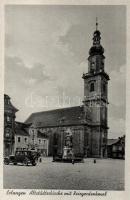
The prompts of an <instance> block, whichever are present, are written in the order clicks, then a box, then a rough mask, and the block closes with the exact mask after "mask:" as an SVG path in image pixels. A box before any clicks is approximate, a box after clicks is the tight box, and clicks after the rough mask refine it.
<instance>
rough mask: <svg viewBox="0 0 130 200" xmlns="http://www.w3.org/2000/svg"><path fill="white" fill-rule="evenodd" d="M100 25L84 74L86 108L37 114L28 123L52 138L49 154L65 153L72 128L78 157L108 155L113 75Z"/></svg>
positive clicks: (50, 139) (82, 106) (78, 107)
mask: <svg viewBox="0 0 130 200" xmlns="http://www.w3.org/2000/svg"><path fill="white" fill-rule="evenodd" d="M100 42H101V34H100V31H99V30H98V24H97V23H96V31H95V32H94V34H93V45H92V47H91V48H90V50H89V57H88V66H89V67H88V73H86V74H83V77H82V78H83V80H84V100H83V105H81V106H76V107H69V108H62V109H56V110H51V111H43V112H38V113H33V114H31V115H30V116H29V118H28V119H27V120H26V123H32V124H33V125H34V126H35V130H37V131H40V132H44V133H45V134H46V135H47V136H48V138H49V155H54V154H63V148H64V145H65V138H66V135H67V134H68V129H69V130H70V131H71V133H72V138H73V145H72V146H73V151H74V154H75V155H83V156H88V157H105V156H107V135H108V124H107V121H108V120H107V107H108V106H107V105H108V81H109V76H108V74H107V73H106V72H105V56H104V48H103V47H102V45H101V44H100Z"/></svg>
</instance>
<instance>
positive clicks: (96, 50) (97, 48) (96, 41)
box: [89, 22, 104, 56]
mask: <svg viewBox="0 0 130 200" xmlns="http://www.w3.org/2000/svg"><path fill="white" fill-rule="evenodd" d="M97 26H98V23H97V22H96V31H95V32H94V33H93V46H92V47H91V48H90V50H89V55H90V56H93V55H103V53H104V48H103V47H102V45H101V44H100V40H101V36H100V35H101V33H100V31H99V30H97Z"/></svg>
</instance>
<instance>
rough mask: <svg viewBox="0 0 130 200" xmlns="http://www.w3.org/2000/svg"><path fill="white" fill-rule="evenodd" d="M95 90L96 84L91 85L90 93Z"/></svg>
mask: <svg viewBox="0 0 130 200" xmlns="http://www.w3.org/2000/svg"><path fill="white" fill-rule="evenodd" d="M94 90H95V87H94V83H91V84H90V92H93V91H94Z"/></svg>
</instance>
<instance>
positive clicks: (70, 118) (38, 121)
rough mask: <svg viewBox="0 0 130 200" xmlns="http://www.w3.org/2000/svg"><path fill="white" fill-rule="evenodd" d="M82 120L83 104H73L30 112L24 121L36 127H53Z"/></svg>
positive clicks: (74, 123)
mask: <svg viewBox="0 0 130 200" xmlns="http://www.w3.org/2000/svg"><path fill="white" fill-rule="evenodd" d="M83 120H84V110H83V106H75V107H68V108H61V109H56V110H49V111H43V112H36V113H32V114H31V115H30V116H29V118H28V119H27V120H26V121H25V123H32V124H34V125H35V126H36V127H53V126H62V125H78V124H82V123H83Z"/></svg>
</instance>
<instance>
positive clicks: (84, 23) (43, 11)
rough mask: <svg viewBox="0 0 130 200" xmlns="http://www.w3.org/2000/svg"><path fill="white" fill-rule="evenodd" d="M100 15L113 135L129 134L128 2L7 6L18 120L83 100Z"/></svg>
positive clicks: (9, 72)
mask: <svg viewBox="0 0 130 200" xmlns="http://www.w3.org/2000/svg"><path fill="white" fill-rule="evenodd" d="M96 17H98V22H99V26H98V28H99V30H100V32H101V44H102V46H103V47H104V49H105V53H104V55H105V57H106V59H105V71H106V72H107V73H108V74H109V76H110V81H109V87H108V99H109V106H108V126H109V131H108V137H109V138H117V137H119V136H122V135H123V134H125V101H126V91H125V88H126V82H125V77H126V8H125V6H108V5H107V6H105V5H104V6H103V5H102V6H94V5H93V6H88V5H86V6H85V5H84V6H81V5H77V6H76V5H75V6H74V5H72V6H71V5H69V6H67V5H66V6H65V5H7V6H5V82H4V90H5V93H6V94H8V95H9V96H10V97H11V102H12V104H13V105H14V106H15V107H16V108H18V109H19V111H18V112H17V113H16V120H17V121H21V122H24V121H25V120H26V119H27V118H28V117H29V115H30V114H31V113H33V112H38V111H44V110H51V109H56V108H60V107H68V106H77V105H81V104H82V100H83V92H84V84H83V79H82V74H83V73H87V71H88V63H87V58H88V51H89V49H90V47H91V46H92V37H93V32H94V31H95V21H96Z"/></svg>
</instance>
